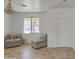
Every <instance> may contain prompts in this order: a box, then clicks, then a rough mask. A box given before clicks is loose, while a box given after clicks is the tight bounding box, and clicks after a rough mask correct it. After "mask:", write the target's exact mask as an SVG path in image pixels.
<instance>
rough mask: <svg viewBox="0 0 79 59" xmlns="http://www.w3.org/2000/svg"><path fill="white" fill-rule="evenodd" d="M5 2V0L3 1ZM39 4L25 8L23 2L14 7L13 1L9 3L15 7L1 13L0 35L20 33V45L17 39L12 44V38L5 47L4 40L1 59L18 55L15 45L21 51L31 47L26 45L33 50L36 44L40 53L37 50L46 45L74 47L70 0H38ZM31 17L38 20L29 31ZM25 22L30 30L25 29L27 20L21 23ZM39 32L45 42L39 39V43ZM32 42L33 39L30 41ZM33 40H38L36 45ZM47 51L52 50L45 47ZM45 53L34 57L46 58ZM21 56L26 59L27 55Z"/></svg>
mask: <svg viewBox="0 0 79 59" xmlns="http://www.w3.org/2000/svg"><path fill="white" fill-rule="evenodd" d="M7 1H8V0H7ZM11 1H12V2H13V3H14V4H16V5H18V4H22V3H21V2H23V1H19V2H18V0H17V1H16V0H14V1H13V0H11ZM24 1H25V0H24ZM34 1H35V0H34ZM34 1H32V2H31V1H29V3H30V2H31V3H32V4H31V6H32V5H33V4H35V3H34ZM12 2H11V3H12ZM27 2H28V0H27ZM27 2H26V3H27ZM7 3H8V2H7ZM7 3H6V1H5V5H6V4H7ZM17 3H18V4H17ZM40 4H41V5H40V6H41V7H40V9H39V8H35V9H34V8H32V7H34V6H32V7H31V8H28V7H27V5H24V4H22V5H21V7H17V8H15V7H16V5H12V7H14V10H15V11H14V12H12V13H11V14H8V13H6V12H5V14H4V36H5V37H6V36H8V37H7V38H11V39H13V37H12V36H15V35H16V34H21V37H22V38H21V40H22V44H20V46H17V47H16V45H17V44H18V43H16V45H15V44H14V43H13V44H12V42H11V44H10V46H9V47H7V46H8V45H7V43H6V44H5V59H7V58H8V59H9V58H16V57H17V56H18V55H19V54H18V53H17V50H19V48H21V49H22V48H24V51H25V49H26V50H27V49H29V50H27V51H31V49H30V48H32V49H34V50H36V49H37V48H39V52H38V53H40V51H44V52H43V53H45V52H46V51H47V48H57V47H64V48H66V47H68V48H73V49H74V48H75V30H74V28H75V25H74V24H75V19H74V18H75V12H74V0H71V1H68V0H56V1H54V0H53V1H51V0H50V1H48V0H46V1H45V0H43V1H42V0H40ZM29 5H30V4H29ZM37 5H39V4H37ZM22 8H24V9H22ZM25 8H26V9H25ZM32 19H36V20H38V21H36V24H37V25H38V26H37V27H35V28H37V30H34V31H33V28H34V26H33V23H34V22H33V20H32ZM28 20H29V21H28ZM26 22H27V23H29V24H30V26H28V27H30V30H27V25H28V24H27V25H24V23H26ZM35 26H36V25H35ZM35 28H34V29H35ZM24 29H26V30H24ZM43 34H44V35H43ZM41 36H42V37H43V36H46V38H45V39H46V41H44V42H46V43H45V44H44V46H43V43H44V42H43V41H42V42H43V43H41V42H40V41H39V39H40V37H41ZM8 40H9V39H8ZM6 41H7V40H6V39H5V42H6ZM32 42H34V43H32ZM36 42H38V43H39V42H40V43H39V45H38V44H36ZM27 47H28V48H27ZM29 47H30V48H29ZM45 49H46V50H45ZM34 50H33V51H34ZM37 50H38V49H37ZM37 50H36V51H37ZM12 51H13V52H12ZM15 51H16V52H15ZM36 51H35V52H36ZM14 52H15V53H14ZM19 52H21V51H19ZM49 52H52V51H51V50H50V49H49ZM29 53H30V52H28V53H27V52H26V53H24V54H25V55H28V54H29ZM71 53H73V52H71ZM10 54H11V55H10ZM24 54H23V55H24ZM30 54H31V53H30ZM49 54H50V53H49ZM15 55H16V56H15ZM21 55H22V53H21ZM37 55H38V54H37ZM47 55H48V54H47ZM47 55H44V56H42V57H41V53H40V56H39V57H35V58H36V59H39V58H40V59H44V58H46V56H47ZM73 55H74V54H71V56H73ZM19 57H20V56H19ZM49 57H50V56H49ZM24 58H25V59H30V58H29V57H28V56H24V57H23V59H24ZM35 58H34V59H35ZM52 58H54V57H52V56H51V57H50V59H52ZM57 58H58V57H57ZM57 58H56V59H57ZM60 58H63V57H60ZM16 59H20V58H18V57H17V58H16ZM31 59H32V58H31ZM69 59H72V57H70V58H69ZM73 59H74V58H73Z"/></svg>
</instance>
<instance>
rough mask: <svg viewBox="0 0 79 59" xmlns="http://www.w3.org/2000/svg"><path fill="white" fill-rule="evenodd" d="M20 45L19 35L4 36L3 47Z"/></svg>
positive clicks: (20, 37) (20, 38)
mask: <svg viewBox="0 0 79 59" xmlns="http://www.w3.org/2000/svg"><path fill="white" fill-rule="evenodd" d="M20 45H22V35H21V34H8V35H6V36H5V40H4V47H5V48H8V47H15V46H20Z"/></svg>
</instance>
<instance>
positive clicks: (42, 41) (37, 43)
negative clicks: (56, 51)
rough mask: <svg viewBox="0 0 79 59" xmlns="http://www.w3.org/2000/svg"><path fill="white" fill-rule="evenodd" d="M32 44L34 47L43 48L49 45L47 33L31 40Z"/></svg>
mask: <svg viewBox="0 0 79 59" xmlns="http://www.w3.org/2000/svg"><path fill="white" fill-rule="evenodd" d="M31 45H32V47H33V48H41V47H44V46H47V34H43V33H42V34H40V35H39V37H38V38H34V39H32V40H31Z"/></svg>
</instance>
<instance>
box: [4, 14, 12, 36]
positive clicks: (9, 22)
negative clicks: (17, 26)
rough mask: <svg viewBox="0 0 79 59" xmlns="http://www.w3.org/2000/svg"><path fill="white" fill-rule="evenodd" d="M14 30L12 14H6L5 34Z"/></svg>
mask: <svg viewBox="0 0 79 59" xmlns="http://www.w3.org/2000/svg"><path fill="white" fill-rule="evenodd" d="M11 32H12V15H8V14H6V13H5V14H4V35H6V34H9V33H11Z"/></svg>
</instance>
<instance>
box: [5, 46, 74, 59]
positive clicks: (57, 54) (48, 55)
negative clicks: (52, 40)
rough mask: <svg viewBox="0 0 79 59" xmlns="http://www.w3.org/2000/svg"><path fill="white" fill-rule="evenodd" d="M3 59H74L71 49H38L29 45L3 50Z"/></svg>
mask: <svg viewBox="0 0 79 59" xmlns="http://www.w3.org/2000/svg"><path fill="white" fill-rule="evenodd" d="M5 59H75V58H74V50H73V49H72V48H46V47H44V48H40V49H34V48H32V47H31V46H30V45H22V46H19V47H14V48H8V49H5Z"/></svg>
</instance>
